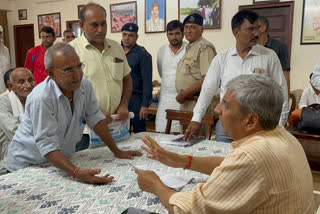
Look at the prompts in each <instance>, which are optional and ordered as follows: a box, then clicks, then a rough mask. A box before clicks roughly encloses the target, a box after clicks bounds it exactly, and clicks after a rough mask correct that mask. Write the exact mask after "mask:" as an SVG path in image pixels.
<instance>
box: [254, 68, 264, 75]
mask: <svg viewBox="0 0 320 214" xmlns="http://www.w3.org/2000/svg"><path fill="white" fill-rule="evenodd" d="M264 72H265V70H264V69H263V68H255V69H254V70H253V73H255V74H263V73H264Z"/></svg>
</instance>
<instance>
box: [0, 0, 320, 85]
mask: <svg viewBox="0 0 320 214" xmlns="http://www.w3.org/2000/svg"><path fill="white" fill-rule="evenodd" d="M39 1H40V0H10V1H9V0H0V2H1V4H0V9H3V8H7V9H8V8H9V9H11V10H12V12H9V13H8V20H9V27H10V29H9V31H10V33H9V34H10V38H13V25H20V24H30V23H32V24H34V29H35V44H37V45H38V44H40V43H41V41H40V39H39V38H38V29H37V28H38V24H37V15H39V14H46V13H52V12H60V13H61V24H62V31H64V30H65V29H66V21H67V20H76V19H77V17H78V15H77V5H80V4H85V3H87V2H88V0H64V1H62V2H53V3H46V4H37V3H36V2H39ZM42 1H43V0H42ZM127 1H129V0H95V2H97V3H99V4H101V5H102V6H104V7H105V8H106V9H107V12H108V13H109V11H110V7H109V5H110V4H114V3H120V2H127ZM252 1H253V0H237V1H235V0H222V21H221V22H222V27H221V29H218V30H205V32H204V37H205V38H207V39H208V40H209V41H211V42H212V43H213V44H214V45H215V47H216V49H217V52H221V51H223V50H224V49H226V48H229V47H232V46H233V45H234V44H235V39H234V37H233V35H232V33H231V27H230V21H231V18H232V16H233V15H234V14H235V13H236V12H237V11H238V6H239V5H249V4H252ZM302 4H303V1H302V0H295V5H294V21H293V25H294V26H293V32H292V53H291V89H292V90H294V89H297V88H305V87H307V86H308V85H309V73H311V72H312V71H313V69H314V67H315V64H316V62H317V59H318V57H319V55H320V54H319V52H320V51H319V50H320V49H319V48H320V46H319V45H300V32H301V20H302ZM137 6H138V24H139V28H140V29H139V39H138V43H139V44H140V45H142V46H145V47H146V49H147V50H148V51H149V52H150V53H151V55H152V56H153V66H154V69H153V70H154V71H153V72H154V73H153V74H154V75H153V76H154V79H160V78H159V75H158V72H157V69H156V54H157V50H158V49H159V47H160V46H162V45H163V44H165V43H167V38H166V35H165V33H153V34H145V33H144V0H137ZM18 9H27V10H28V19H27V20H23V21H22V20H21V21H19V20H18V12H17V11H18ZM166 13H167V23H168V22H169V21H171V20H173V19H177V18H178V0H167V11H166ZM108 25H110V19H108ZM107 37H109V38H111V39H114V40H116V41H119V42H120V40H121V33H111V32H110V28H109V29H108V34H107ZM57 41H62V38H58V39H57ZM10 51H11V57H12V62H13V65H14V64H15V59H14V41H13V39H11V40H10Z"/></svg>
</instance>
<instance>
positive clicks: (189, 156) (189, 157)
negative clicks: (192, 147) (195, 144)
mask: <svg viewBox="0 0 320 214" xmlns="http://www.w3.org/2000/svg"><path fill="white" fill-rule="evenodd" d="M187 156H188V159H189V162H188V164H187V166H186V168H184V169H190V167H191V162H192V158H193V157H192V155H187Z"/></svg>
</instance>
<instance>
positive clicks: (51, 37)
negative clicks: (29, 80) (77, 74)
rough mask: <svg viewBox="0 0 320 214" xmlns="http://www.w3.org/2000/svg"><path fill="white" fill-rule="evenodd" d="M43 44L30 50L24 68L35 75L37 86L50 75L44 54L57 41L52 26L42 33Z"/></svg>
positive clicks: (45, 27) (44, 29)
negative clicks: (46, 68) (45, 64)
mask: <svg viewBox="0 0 320 214" xmlns="http://www.w3.org/2000/svg"><path fill="white" fill-rule="evenodd" d="M40 37H41V41H42V44H41V45H39V46H36V47H34V48H31V49H30V50H28V53H27V56H26V61H25V63H24V67H26V68H29V69H30V70H31V72H32V74H33V78H34V80H35V82H36V85H38V84H39V83H41V82H42V81H43V80H45V78H47V76H48V74H47V73H46V72H45V67H44V54H45V53H46V50H47V49H48V48H49V47H50V46H52V45H53V43H54V42H55V41H56V32H55V30H54V29H53V28H52V27H50V26H44V27H43V28H42V29H41V31H40Z"/></svg>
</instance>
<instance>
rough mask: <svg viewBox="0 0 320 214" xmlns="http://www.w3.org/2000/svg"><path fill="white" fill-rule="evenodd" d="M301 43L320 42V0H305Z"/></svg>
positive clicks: (311, 43)
mask: <svg viewBox="0 0 320 214" xmlns="http://www.w3.org/2000/svg"><path fill="white" fill-rule="evenodd" d="M300 44H301V45H313V44H320V0H313V1H310V0H303V7H302V23H301V39H300Z"/></svg>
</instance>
